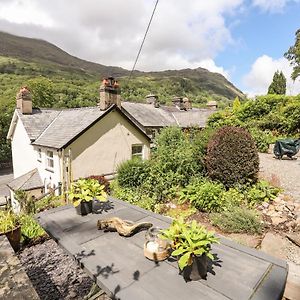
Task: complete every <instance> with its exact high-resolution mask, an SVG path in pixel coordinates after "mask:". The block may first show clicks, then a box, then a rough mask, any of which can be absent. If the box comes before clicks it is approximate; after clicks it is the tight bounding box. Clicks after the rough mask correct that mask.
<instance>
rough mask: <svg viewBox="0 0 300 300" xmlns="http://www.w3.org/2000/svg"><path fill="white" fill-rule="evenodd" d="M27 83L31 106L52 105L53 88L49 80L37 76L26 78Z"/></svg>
mask: <svg viewBox="0 0 300 300" xmlns="http://www.w3.org/2000/svg"><path fill="white" fill-rule="evenodd" d="M27 83H28V88H29V91H30V93H31V96H32V106H33V107H52V105H53V96H54V88H53V83H52V81H51V80H49V79H48V78H45V77H37V78H34V79H30V80H28V82H27Z"/></svg>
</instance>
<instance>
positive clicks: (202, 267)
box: [182, 255, 208, 281]
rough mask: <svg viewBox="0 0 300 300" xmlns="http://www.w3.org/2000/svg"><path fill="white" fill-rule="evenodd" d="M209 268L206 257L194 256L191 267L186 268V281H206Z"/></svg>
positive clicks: (184, 271) (183, 273)
mask: <svg viewBox="0 0 300 300" xmlns="http://www.w3.org/2000/svg"><path fill="white" fill-rule="evenodd" d="M207 267H208V258H207V256H206V255H201V256H194V257H193V262H192V264H191V265H190V266H186V267H185V268H184V269H183V271H182V275H183V278H184V280H185V281H191V280H192V281H195V280H199V279H206V276H207Z"/></svg>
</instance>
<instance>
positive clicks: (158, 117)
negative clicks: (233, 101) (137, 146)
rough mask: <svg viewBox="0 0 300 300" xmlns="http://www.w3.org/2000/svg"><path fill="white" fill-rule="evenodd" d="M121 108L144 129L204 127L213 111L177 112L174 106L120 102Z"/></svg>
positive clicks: (196, 109) (194, 109)
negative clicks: (174, 126)
mask: <svg viewBox="0 0 300 300" xmlns="http://www.w3.org/2000/svg"><path fill="white" fill-rule="evenodd" d="M122 107H123V108H124V109H125V110H126V111H127V112H128V113H129V114H130V115H131V116H133V118H135V119H136V120H137V121H138V122H139V123H140V124H141V125H142V126H144V127H166V126H173V125H177V126H180V127H184V128H186V127H191V126H199V127H201V128H203V127H205V125H206V122H207V119H208V117H209V116H210V115H211V114H213V113H214V112H215V111H214V110H212V109H199V108H193V109H191V110H187V111H185V110H179V109H178V108H176V107H174V106H160V107H159V108H155V107H154V105H152V104H144V103H132V102H122Z"/></svg>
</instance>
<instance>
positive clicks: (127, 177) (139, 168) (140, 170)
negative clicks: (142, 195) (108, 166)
mask: <svg viewBox="0 0 300 300" xmlns="http://www.w3.org/2000/svg"><path fill="white" fill-rule="evenodd" d="M117 172H118V182H119V185H120V186H121V187H124V188H132V187H138V186H141V184H142V183H143V182H144V181H145V179H146V178H147V177H148V175H149V163H148V161H143V160H140V159H138V158H133V159H131V160H127V161H124V162H123V163H121V164H120V165H119V166H118V169H117Z"/></svg>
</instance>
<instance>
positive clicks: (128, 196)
mask: <svg viewBox="0 0 300 300" xmlns="http://www.w3.org/2000/svg"><path fill="white" fill-rule="evenodd" d="M111 188H112V195H113V197H115V198H117V199H120V200H123V201H126V202H129V203H131V204H134V205H137V206H139V207H141V208H143V209H147V210H151V211H155V208H156V204H157V199H155V198H153V197H151V196H149V195H148V194H147V193H146V192H145V191H144V190H142V189H141V188H128V187H127V188H123V187H120V186H119V185H118V182H117V181H114V182H113V183H112V184H111Z"/></svg>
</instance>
